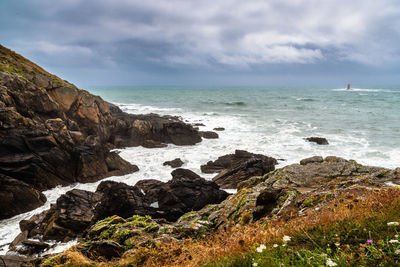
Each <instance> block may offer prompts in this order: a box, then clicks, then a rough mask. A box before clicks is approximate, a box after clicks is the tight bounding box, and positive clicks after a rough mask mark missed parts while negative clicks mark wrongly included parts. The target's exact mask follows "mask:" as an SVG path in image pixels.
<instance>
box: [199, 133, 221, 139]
mask: <svg viewBox="0 0 400 267" xmlns="http://www.w3.org/2000/svg"><path fill="white" fill-rule="evenodd" d="M199 134H200V136H201V137H203V138H206V139H217V138H218V137H219V136H218V134H217V133H216V132H212V131H205V132H199Z"/></svg>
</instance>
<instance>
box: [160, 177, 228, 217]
mask: <svg viewBox="0 0 400 267" xmlns="http://www.w3.org/2000/svg"><path fill="white" fill-rule="evenodd" d="M184 171H185V172H184ZM186 171H187V170H184V169H177V170H176V172H175V171H174V172H175V176H174V177H173V178H172V180H170V181H168V182H167V183H166V184H165V185H164V186H163V187H162V188H161V190H160V192H159V196H158V206H159V209H160V210H161V211H164V213H165V216H164V218H166V219H167V220H169V221H175V220H177V219H178V218H179V217H180V216H181V215H183V214H184V213H186V212H189V211H191V210H199V209H201V208H203V207H204V206H206V205H207V204H215V203H220V202H221V201H223V200H224V199H225V198H226V197H227V196H228V193H226V192H225V191H223V190H220V189H219V186H218V185H217V184H216V183H214V182H212V181H207V180H205V179H204V178H201V177H198V176H197V175H195V173H191V172H190V171H189V172H186ZM185 174H188V175H185Z"/></svg>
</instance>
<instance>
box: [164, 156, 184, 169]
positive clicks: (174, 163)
mask: <svg viewBox="0 0 400 267" xmlns="http://www.w3.org/2000/svg"><path fill="white" fill-rule="evenodd" d="M167 165H169V166H171V167H172V168H179V167H181V166H182V165H183V161H182V160H181V159H180V158H176V159H174V160H170V161H166V162H164V163H163V166H167Z"/></svg>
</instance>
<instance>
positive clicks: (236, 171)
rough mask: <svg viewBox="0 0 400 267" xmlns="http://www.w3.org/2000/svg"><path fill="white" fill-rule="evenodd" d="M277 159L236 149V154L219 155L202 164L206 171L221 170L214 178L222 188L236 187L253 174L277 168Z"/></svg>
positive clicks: (264, 172) (261, 173) (203, 170)
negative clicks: (213, 159)
mask: <svg viewBox="0 0 400 267" xmlns="http://www.w3.org/2000/svg"><path fill="white" fill-rule="evenodd" d="M276 164H277V160H276V159H274V158H271V157H267V156H264V155H260V154H253V153H250V152H247V151H243V150H236V151H235V154H228V155H225V156H222V157H219V158H218V159H217V160H215V161H209V162H208V163H207V164H206V165H202V166H201V171H202V172H205V173H214V172H219V174H218V175H217V176H215V177H214V178H213V181H214V182H216V183H217V184H218V185H219V186H221V188H236V187H237V185H238V184H239V183H240V182H242V181H245V180H247V179H249V178H251V177H253V176H260V175H264V174H266V173H268V172H270V171H273V170H274V169H275V165H276Z"/></svg>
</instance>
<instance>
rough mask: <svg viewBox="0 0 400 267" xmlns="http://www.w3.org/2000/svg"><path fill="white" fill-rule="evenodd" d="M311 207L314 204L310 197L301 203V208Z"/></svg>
mask: <svg viewBox="0 0 400 267" xmlns="http://www.w3.org/2000/svg"><path fill="white" fill-rule="evenodd" d="M312 206H314V202H313V198H312V197H309V198H306V199H305V200H304V201H303V207H304V208H307V207H312Z"/></svg>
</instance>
